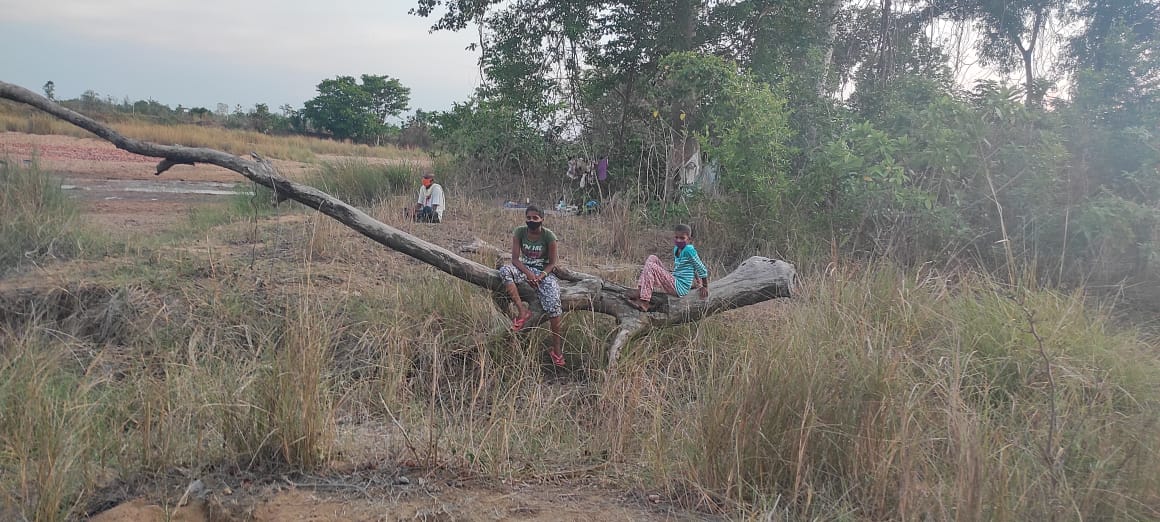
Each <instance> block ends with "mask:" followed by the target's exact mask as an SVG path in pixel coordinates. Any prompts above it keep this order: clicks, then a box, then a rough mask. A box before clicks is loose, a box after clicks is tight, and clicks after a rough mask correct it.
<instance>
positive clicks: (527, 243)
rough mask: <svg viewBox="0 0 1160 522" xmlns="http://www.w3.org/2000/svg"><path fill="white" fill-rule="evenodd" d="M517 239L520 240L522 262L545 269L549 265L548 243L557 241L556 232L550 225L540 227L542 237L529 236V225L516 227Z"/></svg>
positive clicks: (528, 265)
mask: <svg viewBox="0 0 1160 522" xmlns="http://www.w3.org/2000/svg"><path fill="white" fill-rule="evenodd" d="M515 235H516V239H518V240H519V241H520V262H521V263H523V264H524V266H526V267H528V268H535V269H536V270H543V269H544V267H545V266H547V265H548V245H550V244H552V243H555V242H556V234H553V233H552V231H551V230H548V227H540V237H539V238H537V239H535V240H532V239H529V238H528V226H527V225H521V226H519V227H516V231H515Z"/></svg>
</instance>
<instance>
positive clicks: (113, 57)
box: [0, 0, 480, 111]
mask: <svg viewBox="0 0 1160 522" xmlns="http://www.w3.org/2000/svg"><path fill="white" fill-rule="evenodd" d="M414 5H415V1H414V0H0V80H2V81H6V82H9V83H15V84H17V85H21V86H23V87H26V88H28V89H31V90H33V91H36V92H38V93H39V92H42V91H41V87H42V86H43V85H44V83H45V82H46V81H48V80H52V81H53V82H54V83H55V85H56V96H57V98H61V99H68V98H75V97H78V96H80V94H81V93H82V92H84V91H86V90H90V89H91V90H93V91H96V92H98V93H99V94H100V95H101V96H102V97H104V96H113V97H115V98H116V99H117V100H121V99H122V98H124V97H126V96H127V97H129V98H130V99H132V100H138V99H149V98H152V99H154V100H157V101H159V102H161V103H164V104H167V105H169V106H171V107H172V106H177V105H178V104H181V105H183V106H185V107H196V106H202V107H206V108H208V109H210V110H213V109H214V108H215V106H216V105H217V104H218V103H226V104H228V105H229V106H230V108H231V110H232V108H233V107H234V105H236V104H241V105H242V106H243V107H245V108H247V109H248V108H250V107H252V106H253V105H254V104H255V103H266V104H268V105H269V106H270V109H271V110H274V111H276V110H277V109H278V107H279V106H281V105H282V104H286V103H289V104H291V105H293V106H294V107H296V108H298V107H301V106H302V103H303V102H304V101H306V100H308V99H310V98H312V97H314V95H315V94H316V91H315V86H316V85H318V82H320V81H321V80H323V79H325V78H333V77H335V76H338V75H350V76H355V77H357V76H359V75H361V74H385V75H388V76H392V77H395V78H398V79H399V80H400V81H401V82H402V83H403V85H406V86H408V87H410V88H411V108H412V109H415V108H421V109H425V110H441V109H448V108H450V107H451V104H452V103H453V102H457V101H464V100H466V99H467V98H468V97H469V96H470V95H471V93H472V92H473V91H474V89H475V87H476V86H477V85H479V81H480V79H479V69H478V66H477V64H476V59H477V53H476V52H472V51H467V50H466V49H465V47H467V45H468V44H470V43H471V42H472V41H473V39H474V38H475V37H476V34H475V32H474V31H471V30H467V31H463V32H460V33H448V32H438V33H429V32H428V27H429V26H430V24H431V20H429V19H424V18H419V17H417V16H412V15H409V14H407V11H408V9H410V8H411V7H413V6H414Z"/></svg>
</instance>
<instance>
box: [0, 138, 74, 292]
mask: <svg viewBox="0 0 1160 522" xmlns="http://www.w3.org/2000/svg"><path fill="white" fill-rule="evenodd" d="M76 218H77V208H76V205H75V204H74V203H73V201H72V200H70V199H69V198H68V196H66V195H65V194H64V191H63V190H62V189H61V182H60V179H59V178H58V177H56V176H53V175H52V174H50V173H48V172H43V171H41V169H40V167H39V166H38V165H37V163H36V161H35V160H33V161H32V162H31V163H29V164H28V165H23V164H17V163H16V162H12V161H8V160H5V161H4V162H3V163H0V274H2V273H3V272H4V271H6V270H8V269H10V268H13V267H15V266H17V265H20V264H22V263H28V262H36V261H40V260H42V259H45V258H57V259H61V258H68V257H72V256H74V255H76V254H78V253H79V252H81V251H82V250H83V249H84V247H85V245H86V244H91V241H90V238H89V237H88V236H87V235H86V234H85V233H84V231H83V230H81V229H80V227H79V225H78V223H77V220H76Z"/></svg>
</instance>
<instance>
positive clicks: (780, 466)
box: [0, 192, 1160, 520]
mask: <svg viewBox="0 0 1160 522" xmlns="http://www.w3.org/2000/svg"><path fill="white" fill-rule="evenodd" d="M449 195H451V196H452V197H453V199H452V200H450V201H449V205H451V206H450V207H449V208H450V210H449V211H448V212H449V214H448V218H449V219H448V222H447V223H444V224H442V225H438V226H432V225H419V224H413V223H406V222H403V221H402V218H401V213H400V212H399V209H400V208H401V207H402V206H405V205H406V204H408V203H409V199H410V198H409V197H407V196H394V197H391V198H388V199H386V200H385V201H383V202H382V203H381V204H380V205H379V206H377V207H375V208H373V209H371V213H372V214H374V215H376V216H378V217H380V218H382V219H383V220H384V221H387V222H388V223H392V224H397V225H398V226H399V227H400V228H404V229H406V230H410V231H413V232H414V233H416V234H418V235H420V236H422V237H427V238H430V239H433V240H436V241H437V242H440V243H443V244H445V245H447V246H449V247H454V244H455V243H457V242H460V241H462V242H467V241H469V240H470V239H471V238H474V237H479V238H482V239H485V240H487V241H489V242H492V243H493V244H501V245H503V244H505V243H504V242H505V241H506V240H507V239H508V235H509V234H510V231H511V228H512V227H514V226H515V225H517V224H518V223H520V222H521V221H522V216H521V215H520V213H519V212H515V211H506V210H501V209H498V208H495V207H494V206H491V205H488V204H486V203H482V202H475V201H471V200H470V199H469V198H464V197H455V196H456V195H455V193H454V192H451V193H450V194H449ZM631 216H633V213H632V211H631V210H629V209H626V208H614V210H613V211H611V212H606V213H604V214H602V215H599V216H594V217H550V218H549V221H548V226H549V227H551V228H553V230H555V231H556V232H557V233H558V234H559V235H560V236H561V238H562V241H563V243H562V245H563V247H564V248H563V249H562V251H563V253H564V256H565V261H566V262H567V263H569V264H570V265H573V266H580V267H584V268H588V267H596V266H605V267H609V265H624V266H630V267H631V266H632V265H633V264H634V262H635V260H638V259H640V258H641V257H643V256H644V255H645V254H647V253H650V252H652V251H654V250H660V249H664V248H667V245H668V236H667V232H666V231H663V230H661V231H656V230H649V229H646V228H636V229H633V228H630V227H624V223H632V222H633V220H634V218H632V217H631ZM617 226H620V227H622V228H626V229H627V231H621V230H614V231H612V232H608V233H604V232H601V231H604V230H612V229H615V228H616V227H617ZM253 227H256V231H254V230H255V229H254V228H253ZM239 230H246V231H245V232H243V233H242V234H240V235H238V231H239ZM239 242H242V244H241V245H234V246H233V248H232V249H231V247H230V245H231V244H234V243H239ZM199 252H203V253H199ZM610 252H616V253H617V255H610V254H609V253H610ZM710 254H711V253H710ZM135 270H137V271H138V273H137V275H136V276H133V277H129V278H126V276H125V275H124V273H122V274H121V275H119V276H118V277H119V280H120V281H122V283H121V284H122V285H126V288H127V289H128V290H126V291H127V292H128V294H129V295H131V296H136V297H133V298H131V299H129V301H128V302H129V303H130V304H131V305H132V306H129V307H128V308H129V309H133V310H141V311H146V312H148V313H137V314H127V315H126V314H121V315H125V316H126V317H127V319H125V323H124V327H123V328H119V329H118V331H122V332H124V336H123V337H118V338H116V339H105V338H96V337H94V336H92V335H91V334H86V333H85V332H87V331H88V330H85V329H84V328H82V326H83V325H78V324H74V323H67V324H66V323H61V322H60V321H58V320H56V319H54V318H53V317H52V316H43V317H40V318H38V319H32V320H28V319H27V318H12V317H7V316H5V317H0V345H3V346H5V347H7V348H6V349H5V350H4V351H3V352H0V492H3V493H4V497H3V498H4V499H5V500H6V503H7V506H8V507H7V509H8V511H7V512H6V513H9V514H12V515H13V517H15V518H19V517H24V518H30V519H32V518H40V519H46V520H53V519H62V518H64V517H65V516H67V515H70V514H71V515H73V516H75V515H77V514H78V513H79V512H80V511H82V507H81V506H83V504H84V501H85V499H86V495H87V494H88V492H90V491H92V490H93V488H95V487H96V486H98V485H100V484H101V483H102V481H103V480H108V477H109V476H110V475H112V476H116V477H131V476H133V475H134V474H137V473H142V472H146V471H159V470H165V469H171V468H174V467H182V468H186V469H200V468H205V467H207V466H212V465H213V464H214V463H218V462H235V463H239V464H240V465H241V466H243V467H245V468H247V469H271V470H275V471H277V470H281V469H327V468H328V467H330V466H332V465H335V464H336V463H335V460H336V459H340V458H342V457H341V455H340V454H339V453H338V448H339V447H340V444H339V441H340V439H342V435H341V430H340V429H339V426H340V425H341V424H343V423H346V424H351V423H354V424H358V425H365V426H372V427H374V428H375V429H376V430H380V431H387V432H390V433H392V434H394V435H397V436H396V437H394V438H393V439H392V440H395V441H396V442H395V443H390V442H388V441H387V439H382V440H375V441H363V442H362V443H363V444H364V445H369V446H371V447H370V449H368V450H367V451H368V452H369V455H368V456H367V457H366V458H368V459H371V460H372V461H373V462H378V463H381V462H384V461H387V462H389V461H398V460H402V459H407V460H414V461H416V462H419V463H423V464H427V465H431V466H448V467H453V468H466V469H471V470H474V471H476V472H480V473H485V474H488V475H491V476H499V477H512V478H517V479H520V480H568V479H572V478H577V477H582V476H595V477H602V478H603V480H607V481H609V482H611V483H615V484H619V485H620V486H621V487H624V488H629V489H634V490H638V491H644V492H648V493H655V494H659V495H661V496H662V497H663V498H664V499H667V500H670V501H673V502H676V503H677V504H678V505H681V506H684V507H687V508H691V509H697V510H702V511H706V512H717V513H725V514H728V515H729V516H733V517H739V518H754V519H767V520H769V519H773V520H799V519H814V518H816V519H824V520H831V519H841V520H882V519H891V520H893V519H932V520H949V519H963V520H978V519H987V520H1031V519H1034V520H1041V519H1049V518H1052V517H1053V516H1054V517H1056V518H1060V519H1072V518H1085V519H1089V518H1095V519H1149V518H1156V517H1158V516H1160V512H1157V507H1156V506H1158V505H1160V497H1158V496H1157V493H1156V492H1157V491H1160V473H1158V472H1157V470H1158V469H1160V458H1158V457H1160V456H1158V454H1157V452H1158V451H1160V437H1158V435H1157V433H1160V432H1158V430H1157V429H1156V428H1157V426H1156V423H1157V422H1158V421H1157V419H1160V390H1157V388H1156V386H1155V383H1156V382H1157V380H1158V379H1160V360H1158V357H1157V352H1156V347H1155V346H1154V345H1149V344H1148V341H1146V340H1145V339H1143V338H1142V337H1141V336H1139V334H1137V333H1136V332H1134V331H1132V330H1130V329H1123V330H1117V329H1116V328H1114V327H1113V326H1112V325H1111V323H1110V322H1109V321H1108V320H1107V318H1106V316H1105V314H1104V313H1103V312H1104V311H1103V310H1100V309H1094V308H1092V307H1091V306H1090V305H1089V304H1088V303H1086V302H1085V300H1084V299H1083V296H1082V295H1081V294H1078V293H1077V294H1059V293H1056V292H1051V291H1044V290H1027V289H1024V290H1020V291H1018V292H1009V291H1007V290H1005V289H1004V287H1003V286H1002V285H999V284H997V283H996V282H994V281H992V280H989V279H987V278H985V277H982V276H976V275H972V274H955V275H954V277H949V276H946V275H940V274H931V273H923V274H915V273H913V272H908V271H903V270H900V269H897V268H896V267H892V266H889V265H875V266H867V267H848V268H845V269H843V270H837V271H834V272H830V273H829V274H828V275H820V274H811V273H806V274H805V277H804V283H805V284H804V285H803V289H802V295H801V296H799V297H798V298H796V299H794V300H792V301H786V302H779V303H770V304H764V305H758V306H754V307H749V308H747V309H742V310H737V311H733V312H729V313H727V314H725V315H723V316H721V317H716V318H712V319H709V320H705V321H702V322H701V323H700V324H698V325H692V326H685V327H680V328H674V329H670V330H666V331H662V332H656V333H654V334H653V335H650V336H648V337H646V338H643V339H641V340H639V341H638V342H636V343H634V344H632V345H631V346H630V349H629V350H627V351H626V352H625V354H624V356H623V358H622V361H621V364H622V366H621V368H620V371H619V372H618V374H617V375H616V376H607V375H605V374H604V373H603V372H602V371H601V368H602V364H603V362H602V361H603V356H604V354H603V347H604V346H605V343H606V342H607V340H608V339H607V337H608V333H609V331H610V327H611V325H610V324H609V321H607V320H606V319H605V318H600V317H595V316H593V315H591V314H586V313H573V314H569V315H568V316H567V317H566V318H565V321H564V329H565V331H564V335H565V338H566V343H565V353H566V355H567V357H568V365H569V369H568V371H566V372H563V373H560V374H555V373H547V374H545V371H546V370H545V368H546V365H545V364H544V363H545V361H544V358H545V356H544V351H543V346H544V342H545V341H546V336H545V335H544V333H543V332H539V331H536V332H533V333H532V334H530V335H528V336H525V337H522V338H520V339H512V338H511V336H510V335H509V334H507V333H505V329H504V326H505V324H506V322H505V320H504V318H503V317H501V316H500V315H499V313H498V312H497V311H496V310H495V309H494V308H493V307H492V305H491V303H490V300H489V299H488V296H487V295H486V294H485V293H484V292H482V291H480V290H479V289H477V288H475V287H472V286H470V285H467V284H465V283H461V282H459V281H456V280H454V279H451V278H449V277H447V276H445V275H443V274H441V273H438V272H436V271H434V270H433V269H431V268H429V267H427V266H425V265H421V264H418V263H416V262H414V261H411V260H409V259H407V258H405V257H403V256H401V255H398V254H392V253H387V252H384V251H382V250H381V249H380V248H378V247H376V246H374V245H370V244H368V242H367V241H365V240H363V239H361V238H358V237H355V236H354V235H353V234H352V233H350V232H349V231H346V230H344V229H342V228H340V227H337V226H336V225H333V224H330V223H329V221H327V220H322V221H319V218H318V216H317V215H314V214H296V215H291V216H287V215H279V216H277V218H276V219H272V220H265V221H261V222H259V223H258V224H256V225H255V224H254V223H232V224H226V225H223V226H221V227H219V228H216V229H213V230H211V231H210V233H209V237H208V240H207V243H206V244H205V249H204V251H192V250H188V249H187V250H181V251H174V252H167V253H166V254H165V255H157V256H155V257H151V258H150V259H148V260H141V261H139V265H138V266H136V268H135ZM593 271H597V270H593ZM608 273H610V274H615V275H616V276H617V277H622V278H627V279H631V278H632V277H633V276H635V273H633V272H632V271H631V270H627V271H623V272H618V271H616V270H608ZM161 303H164V304H165V305H164V306H161ZM86 306H88V307H90V308H92V307H97V308H102V309H110V308H112V307H110V306H109V304H108V303H102V302H92V303H88V304H87V305H86ZM124 308H125V306H121V308H118V309H124ZM1028 311H1030V312H1032V313H1031V314H1028V313H1027V312H1028ZM81 316H82V317H103V316H102V314H95V313H89V314H81ZM1032 325H1034V327H1035V331H1036V334H1035V335H1033V334H1032V333H1030V331H1031V327H1032ZM1037 336H1038V338H1039V339H1042V341H1039V340H1038V339H1037ZM1040 343H1042V344H1040ZM1040 346H1042V352H1043V353H1042V354H1041V353H1040ZM1042 355H1046V356H1047V357H1046V363H1045V360H1044V358H1043V357H1042ZM1048 365H1050V368H1051V370H1052V375H1053V376H1054V378H1053V380H1054V384H1052V383H1051V382H1050V381H1049V380H1048V374H1047V371H1046V370H1047V366H1048ZM1053 402H1054V405H1055V407H1054V412H1055V414H1054V415H1052V411H1053V409H1052V407H1051V404H1052V403H1053ZM10 412H15V413H10Z"/></svg>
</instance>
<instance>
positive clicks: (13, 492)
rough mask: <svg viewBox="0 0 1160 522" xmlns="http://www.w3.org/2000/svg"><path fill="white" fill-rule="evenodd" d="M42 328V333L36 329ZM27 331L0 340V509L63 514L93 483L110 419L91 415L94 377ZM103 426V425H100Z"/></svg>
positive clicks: (47, 517)
mask: <svg viewBox="0 0 1160 522" xmlns="http://www.w3.org/2000/svg"><path fill="white" fill-rule="evenodd" d="M42 333H43V332H42ZM45 339H47V336H45V335H41V334H40V333H33V331H32V330H28V331H26V332H23V333H20V334H15V335H5V334H4V333H3V332H0V342H3V344H4V345H5V349H4V351H3V352H2V353H0V502H2V504H0V506H2V507H3V509H0V515H2V514H4V513H5V511H7V512H8V513H9V514H8V515H4V516H5V517H8V516H14V518H19V519H24V520H37V521H41V520H43V521H52V520H65V519H66V518H67V516H68V514H69V513H70V512H71V511H72V510H74V509H75V507H76V505H77V504H78V503H79V502H80V496H81V495H82V494H83V492H84V491H85V490H86V488H88V487H89V486H91V485H92V484H93V474H94V473H93V472H94V471H95V470H96V468H95V466H94V464H95V460H96V459H95V457H97V456H98V455H100V454H101V452H102V449H103V447H104V442H103V441H105V440H107V439H108V435H109V433H108V427H109V426H108V425H107V424H104V423H101V422H99V421H97V420H94V418H93V416H94V414H95V413H96V411H97V410H98V403H99V399H98V396H99V394H98V393H97V392H96V391H95V390H96V383H95V382H92V381H91V380H87V379H83V378H79V376H78V375H77V372H76V371H75V370H74V371H70V370H69V369H68V368H67V366H68V360H67V357H68V354H67V353H66V352H62V351H59V350H52V349H51V348H52V346H51V343H49V342H47V341H46V340H45ZM102 427H103V428H104V429H102Z"/></svg>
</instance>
